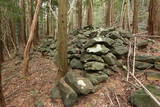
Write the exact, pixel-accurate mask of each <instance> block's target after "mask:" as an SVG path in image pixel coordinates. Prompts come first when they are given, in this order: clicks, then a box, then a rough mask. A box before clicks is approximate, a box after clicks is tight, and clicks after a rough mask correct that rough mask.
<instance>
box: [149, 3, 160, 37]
mask: <svg viewBox="0 0 160 107" xmlns="http://www.w3.org/2000/svg"><path fill="white" fill-rule="evenodd" d="M159 28H160V0H150V4H149V18H148V33H149V34H150V35H156V34H158V33H159Z"/></svg>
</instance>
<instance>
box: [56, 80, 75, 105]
mask: <svg viewBox="0 0 160 107" xmlns="http://www.w3.org/2000/svg"><path fill="white" fill-rule="evenodd" d="M59 89H60V93H61V96H62V100H63V103H64V105H65V107H73V105H74V103H75V102H76V101H77V100H78V95H77V93H76V92H75V91H74V90H73V89H72V88H71V87H70V86H69V85H68V84H67V83H66V82H65V81H64V79H61V80H60V82H59Z"/></svg>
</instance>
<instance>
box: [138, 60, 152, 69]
mask: <svg viewBox="0 0 160 107" xmlns="http://www.w3.org/2000/svg"><path fill="white" fill-rule="evenodd" d="M135 67H136V68H137V69H140V70H145V69H149V68H151V67H153V64H150V63H146V62H139V61H136V64H135Z"/></svg>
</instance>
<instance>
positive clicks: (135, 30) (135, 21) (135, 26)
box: [132, 0, 139, 33]
mask: <svg viewBox="0 0 160 107" xmlns="http://www.w3.org/2000/svg"><path fill="white" fill-rule="evenodd" d="M138 1H139V0H134V11H133V30H132V33H138V7H139V6H138V5H139V2H138Z"/></svg>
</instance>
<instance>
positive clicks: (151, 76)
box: [146, 71, 160, 81]
mask: <svg viewBox="0 0 160 107" xmlns="http://www.w3.org/2000/svg"><path fill="white" fill-rule="evenodd" d="M146 76H147V79H148V80H159V81H160V72H158V71H147V72H146Z"/></svg>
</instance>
